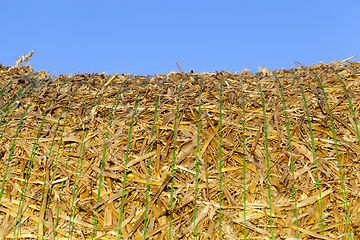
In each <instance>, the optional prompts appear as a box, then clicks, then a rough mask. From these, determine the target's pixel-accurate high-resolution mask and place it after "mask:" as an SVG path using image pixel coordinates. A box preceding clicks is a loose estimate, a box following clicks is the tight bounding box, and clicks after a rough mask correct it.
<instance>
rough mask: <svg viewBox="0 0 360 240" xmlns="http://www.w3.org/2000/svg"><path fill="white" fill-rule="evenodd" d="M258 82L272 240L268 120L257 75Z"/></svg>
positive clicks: (272, 236)
mask: <svg viewBox="0 0 360 240" xmlns="http://www.w3.org/2000/svg"><path fill="white" fill-rule="evenodd" d="M255 77H256V80H257V82H258V86H259V91H260V96H261V105H262V109H263V116H264V133H265V151H266V164H267V181H268V182H267V186H268V197H269V209H270V214H269V218H270V234H271V239H274V232H273V219H272V218H273V216H272V206H271V205H272V204H271V181H270V161H269V142H268V133H267V120H266V110H265V100H264V96H263V92H262V90H261V83H260V80H259V77H258V76H257V75H255Z"/></svg>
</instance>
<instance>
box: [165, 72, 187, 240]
mask: <svg viewBox="0 0 360 240" xmlns="http://www.w3.org/2000/svg"><path fill="white" fill-rule="evenodd" d="M183 81H184V78H182V79H181V83H180V87H179V92H178V97H177V100H176V112H175V119H174V141H173V144H174V148H173V152H172V158H173V164H172V167H171V191H170V219H169V239H171V230H172V220H173V210H174V206H173V196H174V181H175V179H174V178H175V177H174V175H175V164H176V137H177V125H178V123H177V121H178V116H179V109H180V96H181V88H182V85H183Z"/></svg>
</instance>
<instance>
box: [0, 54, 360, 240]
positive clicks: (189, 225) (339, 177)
mask: <svg viewBox="0 0 360 240" xmlns="http://www.w3.org/2000/svg"><path fill="white" fill-rule="evenodd" d="M23 60H24V59H23ZM25 60H26V59H25ZM358 69H360V63H357V62H349V61H347V62H345V61H342V62H335V63H332V64H328V65H325V64H321V65H314V66H312V67H305V66H303V65H300V66H299V67H297V68H296V69H293V70H279V71H274V72H271V71H269V70H266V69H260V72H259V73H256V74H254V73H250V72H248V71H246V70H244V71H243V72H242V73H241V74H234V73H229V72H220V73H186V74H184V73H174V72H171V73H169V74H168V75H156V76H147V77H146V76H131V75H127V74H125V75H121V76H120V75H117V74H116V75H114V76H107V75H105V74H91V75H90V74H77V75H75V76H70V75H68V76H62V75H60V76H59V77H52V76H49V75H47V74H45V73H44V72H43V71H41V72H34V71H33V70H32V67H31V66H19V64H17V66H14V67H11V68H9V67H5V66H2V65H0V85H1V92H0V93H1V96H2V97H1V99H0V105H1V122H0V125H1V126H0V132H1V133H0V134H1V135H0V142H1V143H0V153H1V155H0V156H1V159H0V169H1V171H0V179H1V182H0V183H1V187H2V188H1V192H0V238H1V239H4V238H12V237H15V238H42V237H45V238H50V239H54V238H56V239H62V238H68V237H71V238H73V239H90V238H92V237H94V238H97V239H116V238H118V237H119V236H118V235H119V234H121V239H143V238H144V234H146V237H147V238H148V239H167V238H168V237H169V234H171V236H172V238H173V239H179V238H182V239H193V238H194V235H197V237H198V239H217V238H218V235H219V233H221V238H222V239H244V238H247V239H268V238H273V239H295V238H296V237H298V238H300V239H350V238H352V239H359V237H358V236H359V230H360V229H359V226H360V225H359V224H360V215H359V211H360V209H359V203H360V199H358V196H359V187H358V185H359V177H360V176H359V168H360V165H359V154H360V147H359V132H358V131H359V130H358V126H357V121H359V117H360V116H359V115H360V112H359V111H360V108H359V106H360V90H359V87H358V86H359V84H360V75H359V72H358V71H359V70H358ZM320 83H321V85H320ZM300 86H301V88H300ZM303 94H304V95H303ZM304 99H305V100H306V102H305V101H304ZM199 104H200V107H199ZM350 104H351V105H350ZM284 109H286V110H284ZM199 111H200V115H199ZM310 124H311V128H310ZM174 125H175V126H174ZM174 129H175V131H174ZM148 166H150V167H149V168H148ZM172 176H173V177H172ZM147 183H148V186H149V195H148V197H147ZM99 186H100V187H99ZM123 186H125V188H123ZM244 189H245V191H244ZM171 196H172V200H171ZM147 199H148V200H147ZM320 200H321V201H320ZM195 202H196V205H195ZM146 206H147V207H146ZM145 209H147V211H146V213H147V214H144V211H145ZM144 218H146V219H147V221H146V226H145V225H144ZM244 220H246V221H244ZM194 223H195V224H194ZM194 225H196V228H194ZM119 226H120V227H119ZM219 226H220V227H219ZM144 228H145V230H146V231H144ZM169 229H171V231H170V230H169ZM219 229H220V231H219Z"/></svg>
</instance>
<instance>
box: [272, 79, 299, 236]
mask: <svg viewBox="0 0 360 240" xmlns="http://www.w3.org/2000/svg"><path fill="white" fill-rule="evenodd" d="M272 73H273V75H274V77H275V79H276V81H277V83H278V86H279V92H280V96H281V101H282V105H283V110H284V115H285V123H286V132H287V136H288V140H289V146H288V149H289V152H290V171H291V175H292V180H293V181H292V188H293V195H292V199H293V202H294V203H295V209H294V215H295V218H296V220H295V222H296V223H295V224H296V232H295V238H298V237H299V220H298V209H297V197H296V188H295V173H294V159H293V152H292V146H291V133H290V123H289V116H288V111H287V106H286V101H285V97H284V92H283V88H282V86H281V82H280V80H279V78H278V77H277V76H276V74H275V73H274V72H272Z"/></svg>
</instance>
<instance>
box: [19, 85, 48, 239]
mask: <svg viewBox="0 0 360 240" xmlns="http://www.w3.org/2000/svg"><path fill="white" fill-rule="evenodd" d="M43 81H44V79H43V80H42V81H39V83H38V84H37V86H40V87H41V86H42V82H43ZM42 89H43V88H41V90H42ZM41 90H40V91H39V92H38V93H37V95H39V94H40V93H41ZM30 106H31V104H29V105H28V106H27V110H28V109H29V108H30ZM49 107H50V105H48V108H49ZM46 114H47V111H45V113H44V115H43V118H42V121H41V124H40V127H39V130H38V133H37V136H36V139H35V142H34V145H33V149H32V151H31V155H30V159H29V160H28V164H27V167H26V173H25V179H24V184H23V186H22V189H21V197H20V202H19V206H18V213H17V216H16V225H15V228H14V236H13V237H14V238H15V235H16V239H18V237H19V234H20V224H21V218H22V214H23V209H24V202H25V197H26V191H27V186H28V184H29V179H30V174H31V170H32V166H33V160H34V157H35V154H36V150H37V146H38V142H39V138H40V136H41V131H42V128H43V125H44V122H45V117H46Z"/></svg>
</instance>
